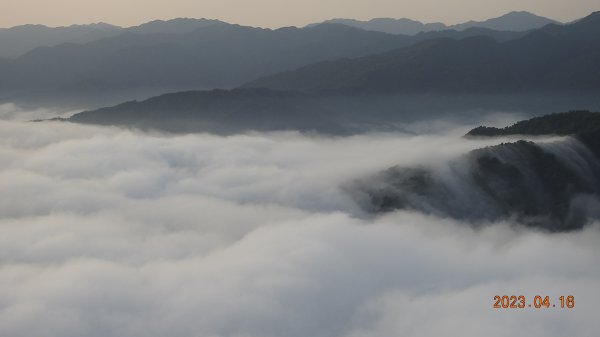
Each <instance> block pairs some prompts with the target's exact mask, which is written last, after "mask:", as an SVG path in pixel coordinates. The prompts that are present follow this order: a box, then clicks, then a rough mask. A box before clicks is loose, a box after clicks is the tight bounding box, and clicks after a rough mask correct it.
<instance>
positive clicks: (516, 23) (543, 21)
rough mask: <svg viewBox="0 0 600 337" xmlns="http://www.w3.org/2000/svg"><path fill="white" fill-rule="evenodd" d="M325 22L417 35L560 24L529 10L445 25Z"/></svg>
mask: <svg viewBox="0 0 600 337" xmlns="http://www.w3.org/2000/svg"><path fill="white" fill-rule="evenodd" d="M324 23H339V24H343V25H347V26H351V27H356V28H360V29H364V30H371V31H378V32H384V33H390V34H405V35H415V34H417V33H421V32H430V31H439V30H458V31H461V30H465V29H468V28H474V27H477V28H487V29H492V30H498V31H527V30H532V29H537V28H541V27H543V26H545V25H547V24H550V23H554V24H558V23H559V22H558V21H555V20H552V19H548V18H545V17H541V16H538V15H535V14H532V13H529V12H524V11H521V12H510V13H507V14H504V15H502V16H500V17H497V18H493V19H489V20H485V21H468V22H464V23H460V24H456V25H445V24H443V23H441V22H434V23H422V22H419V21H415V20H411V19H406V18H402V19H391V18H376V19H372V20H369V21H360V20H354V19H332V20H327V21H324Z"/></svg>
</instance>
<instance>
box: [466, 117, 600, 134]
mask: <svg viewBox="0 0 600 337" xmlns="http://www.w3.org/2000/svg"><path fill="white" fill-rule="evenodd" d="M598 130H600V113H598V112H590V111H570V112H562V113H555V114H551V115H546V116H541V117H535V118H532V119H528V120H525V121H520V122H517V123H515V124H513V125H511V126H507V127H505V128H495V127H487V126H479V127H477V128H475V129H473V130H471V131H469V132H468V133H467V136H482V137H492V136H508V135H532V136H539V135H560V136H566V135H576V134H581V133H587V132H593V131H598Z"/></svg>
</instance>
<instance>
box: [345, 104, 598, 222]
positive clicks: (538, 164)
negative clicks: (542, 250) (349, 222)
mask: <svg viewBox="0 0 600 337" xmlns="http://www.w3.org/2000/svg"><path fill="white" fill-rule="evenodd" d="M598 116H600V114H598V113H589V112H570V113H564V114H555V115H549V116H544V117H541V118H534V119H531V120H528V121H523V122H519V123H517V124H515V125H514V126H512V127H509V128H506V129H496V130H512V131H515V133H511V132H510V131H507V132H506V133H502V134H532V135H548V134H569V135H571V136H572V137H569V138H567V139H564V140H562V141H556V142H551V143H534V142H530V141H517V142H515V143H506V144H501V145H497V146H492V147H486V148H483V149H479V150H475V151H472V152H470V153H468V154H467V155H465V156H464V157H462V158H459V159H457V160H455V161H453V162H451V163H449V164H447V166H445V167H444V168H439V167H418V168H402V167H394V168H390V169H388V170H386V171H385V172H382V173H381V174H379V175H377V176H375V177H372V178H369V179H365V180H363V181H360V182H358V183H356V185H355V186H353V187H352V188H351V191H352V192H353V193H354V194H355V196H356V198H357V200H358V201H359V203H360V204H361V205H363V206H364V207H365V209H367V210H368V211H370V212H374V213H380V212H388V211H393V210H396V209H413V210H417V211H422V212H426V213H432V214H436V215H440V216H449V217H453V218H457V219H464V220H469V221H472V222H473V223H482V222H487V221H498V220H502V219H509V218H514V219H516V220H518V221H519V222H520V223H522V224H524V225H526V226H531V227H538V228H542V229H546V230H550V231H566V230H574V229H579V228H581V227H583V226H584V225H585V224H586V223H588V221H589V220H590V219H598V218H599V217H600V201H599V199H598V198H599V197H600V125H599V124H598ZM586 122H589V123H590V124H591V125H590V124H588V123H586Z"/></svg>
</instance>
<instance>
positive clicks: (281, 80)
mask: <svg viewBox="0 0 600 337" xmlns="http://www.w3.org/2000/svg"><path fill="white" fill-rule="evenodd" d="M598 31H600V12H596V13H593V14H591V15H589V16H588V17H585V18H583V19H581V20H579V21H577V22H575V23H572V24H569V25H564V26H562V25H554V24H550V25H547V26H544V27H543V28H541V29H539V30H535V31H532V32H530V33H527V34H526V35H525V36H523V37H521V38H518V39H514V40H510V41H506V42H497V41H496V40H494V39H492V38H489V37H473V38H466V39H462V40H453V39H437V40H428V41H425V42H422V43H419V44H416V45H414V46H410V47H406V48H402V49H398V50H394V51H390V52H385V53H382V54H378V55H370V56H366V57H363V58H357V59H350V58H348V59H343V60H336V61H328V62H321V63H317V64H314V65H309V66H306V67H303V68H300V69H298V70H296V71H291V72H285V73H281V74H277V75H273V76H269V77H265V78H262V79H258V80H256V81H253V82H250V83H248V84H247V85H246V86H248V87H265V88H274V89H281V90H298V91H304V92H320V93H323V92H329V93H353V94H355V93H397V92H482V93H485V92H487V93H490V92H532V91H533V92H551V91H577V90H598V89H599V88H600V37H599V36H600V34H597V32H598Z"/></svg>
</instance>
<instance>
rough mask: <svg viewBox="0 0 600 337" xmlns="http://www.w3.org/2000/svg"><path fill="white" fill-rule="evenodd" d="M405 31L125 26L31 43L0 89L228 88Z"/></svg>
mask: <svg viewBox="0 0 600 337" xmlns="http://www.w3.org/2000/svg"><path fill="white" fill-rule="evenodd" d="M410 43H411V38H409V37H404V36H394V35H390V34H384V33H379V32H367V31H363V30H359V29H355V28H351V27H347V26H343V25H321V26H317V27H313V28H306V29H298V28H282V29H277V30H270V29H260V28H251V27H242V26H237V25H229V24H212V25H208V26H205V27H201V28H198V29H196V30H194V31H192V32H187V33H179V34H170V33H156V34H139V33H135V32H127V33H125V34H121V35H118V36H115V37H111V38H105V39H101V40H98V41H94V42H90V43H86V44H63V45H59V46H56V47H45V48H37V49H35V50H34V51H32V52H30V53H27V54H26V55H24V56H22V57H19V58H17V59H15V60H8V63H9V64H8V66H7V67H5V68H4V71H3V72H2V73H1V74H0V91H1V92H5V93H6V92H11V93H13V96H14V97H15V100H18V99H19V98H21V97H23V96H24V97H32V96H33V97H34V98H35V95H36V94H44V95H46V96H49V97H54V98H59V97H60V96H61V95H62V96H66V98H67V99H69V98H77V97H81V96H85V95H100V94H102V93H105V92H108V93H110V92H118V93H123V92H127V91H134V90H137V91H144V90H145V91H146V92H150V93H157V92H158V93H160V92H168V91H177V90H185V89H192V88H193V89H211V88H231V87H235V86H237V85H239V84H242V83H244V82H246V81H249V80H251V79H253V78H256V77H259V76H262V75H265V74H273V73H277V72H280V71H284V70H289V69H294V68H297V67H300V66H303V65H306V64H310V63H313V62H318V61H323V60H328V59H337V58H340V57H360V56H364V55H368V54H371V53H376V52H382V51H385V50H390V49H394V48H398V47H401V46H405V45H408V44H410Z"/></svg>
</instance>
